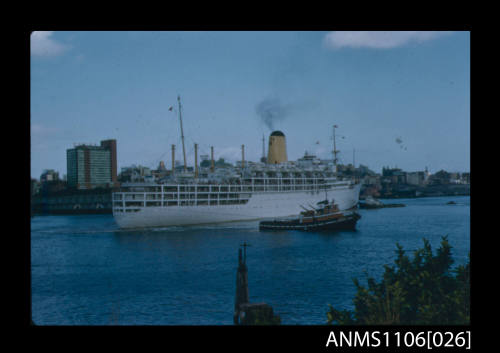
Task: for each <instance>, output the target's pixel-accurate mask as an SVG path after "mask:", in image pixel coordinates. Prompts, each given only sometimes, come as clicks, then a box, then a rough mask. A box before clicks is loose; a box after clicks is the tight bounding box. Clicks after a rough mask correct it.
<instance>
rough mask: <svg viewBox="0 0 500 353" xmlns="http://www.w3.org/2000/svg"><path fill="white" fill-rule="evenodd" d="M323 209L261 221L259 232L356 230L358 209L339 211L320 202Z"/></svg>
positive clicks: (324, 202) (335, 206)
mask: <svg viewBox="0 0 500 353" xmlns="http://www.w3.org/2000/svg"><path fill="white" fill-rule="evenodd" d="M317 204H318V205H323V207H321V208H314V207H312V206H311V208H312V209H307V208H305V207H303V206H301V207H302V208H303V209H304V211H303V212H301V213H300V215H299V216H298V217H294V218H280V219H275V220H272V221H261V222H260V223H259V230H305V231H316V230H354V229H355V228H356V222H357V221H358V219H360V218H361V216H360V215H359V214H358V213H357V212H356V209H357V208H356V207H353V208H351V209H348V210H344V211H339V209H338V206H337V205H335V204H334V201H333V200H332V202H331V203H329V202H328V200H324V201H320V202H318V203H317Z"/></svg>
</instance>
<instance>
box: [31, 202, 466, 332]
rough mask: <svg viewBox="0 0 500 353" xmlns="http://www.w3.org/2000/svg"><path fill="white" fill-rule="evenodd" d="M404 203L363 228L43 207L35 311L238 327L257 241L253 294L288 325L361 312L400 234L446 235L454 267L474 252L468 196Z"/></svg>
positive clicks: (34, 224) (413, 237)
mask: <svg viewBox="0 0 500 353" xmlns="http://www.w3.org/2000/svg"><path fill="white" fill-rule="evenodd" d="M382 201H383V202H389V203H394V202H395V201H394V200H389V201H385V200H382ZM449 201H454V202H456V204H454V205H448V204H447V202H449ZM397 202H401V203H404V204H406V205H407V206H406V207H401V208H383V209H375V210H359V213H360V214H361V216H362V218H361V219H360V220H359V221H358V224H357V230H356V231H341V232H334V233H332V232H330V233H325V232H321V233H311V232H301V231H283V232H259V230H258V222H244V223H228V224H222V225H212V226H192V227H169V228H158V229H148V230H134V231H130V230H120V229H119V228H118V227H117V226H116V224H115V222H114V220H113V217H112V216H111V215H81V216H36V217H34V218H32V219H31V299H32V320H33V322H34V323H35V324H37V325H231V324H232V319H233V318H232V315H233V309H234V295H235V287H236V269H237V265H238V256H237V253H238V247H239V246H240V245H241V244H242V243H243V242H247V243H249V244H250V246H249V247H248V248H247V266H248V282H249V292H250V301H251V302H266V303H268V304H270V305H271V306H272V307H273V309H274V311H275V313H277V314H279V315H280V317H281V322H282V324H285V325H296V324H299V325H311V324H324V323H326V313H327V311H328V304H332V305H333V306H334V307H335V308H338V309H353V304H352V299H353V297H354V295H355V287H354V284H353V281H352V279H353V278H358V279H360V281H361V283H365V281H364V279H365V278H366V275H367V274H368V275H369V276H373V277H375V278H377V279H378V278H380V276H381V275H382V273H383V271H384V269H383V265H384V264H391V265H392V264H393V261H394V259H395V256H396V253H395V250H396V243H399V244H401V245H402V246H403V248H404V249H405V250H406V251H408V252H409V253H411V251H412V250H415V249H417V248H420V247H422V246H423V240H422V239H423V238H426V239H428V240H429V241H430V244H431V246H432V248H433V250H434V251H435V250H436V249H437V248H438V247H439V245H440V241H441V237H442V236H444V235H448V240H449V242H450V244H451V245H452V246H453V248H452V254H453V257H454V260H455V264H454V266H456V265H458V264H464V263H465V262H466V261H467V257H468V254H469V251H470V197H468V196H456V197H434V198H419V199H401V200H397Z"/></svg>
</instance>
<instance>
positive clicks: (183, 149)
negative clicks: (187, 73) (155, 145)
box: [177, 96, 187, 172]
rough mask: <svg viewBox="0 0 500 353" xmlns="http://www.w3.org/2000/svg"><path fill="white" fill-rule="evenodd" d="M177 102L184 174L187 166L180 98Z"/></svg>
mask: <svg viewBox="0 0 500 353" xmlns="http://www.w3.org/2000/svg"><path fill="white" fill-rule="evenodd" d="M177 101H178V102H179V120H180V122H181V139H182V154H183V156H184V172H185V171H187V166H186V148H185V147H184V130H183V129H182V113H181V108H182V107H181V96H177Z"/></svg>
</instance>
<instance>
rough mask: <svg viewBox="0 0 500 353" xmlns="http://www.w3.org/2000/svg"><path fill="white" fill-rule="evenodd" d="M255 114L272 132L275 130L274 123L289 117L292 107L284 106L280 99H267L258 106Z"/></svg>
mask: <svg viewBox="0 0 500 353" xmlns="http://www.w3.org/2000/svg"><path fill="white" fill-rule="evenodd" d="M255 112H256V113H257V115H258V116H260V118H261V119H262V121H263V122H264V124H266V126H267V127H268V128H269V129H270V130H274V123H275V122H276V121H278V120H283V119H284V118H286V117H287V116H288V115H289V113H290V106H287V105H284V104H282V103H281V101H280V100H279V99H278V98H266V99H264V100H262V101H261V102H260V103H259V104H257V106H256V107H255Z"/></svg>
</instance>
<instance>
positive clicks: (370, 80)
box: [30, 31, 470, 178]
mask: <svg viewBox="0 0 500 353" xmlns="http://www.w3.org/2000/svg"><path fill="white" fill-rule="evenodd" d="M30 59H31V175H32V177H35V178H38V177H39V176H40V174H41V173H42V172H43V170H45V169H54V170H56V171H58V172H59V173H60V174H61V175H63V174H66V150H67V149H71V148H73V146H74V144H75V143H86V144H91V143H93V144H98V141H101V140H107V139H116V140H117V158H118V171H119V170H120V169H121V168H122V167H126V166H130V165H132V164H137V165H144V166H147V167H150V168H156V167H157V166H158V164H159V162H160V161H164V162H165V165H167V166H168V165H170V163H171V159H170V158H171V157H170V153H171V152H170V146H171V145H172V144H175V145H176V160H180V161H182V147H181V138H180V128H179V121H178V116H177V95H180V96H181V99H182V105H183V110H182V112H183V124H184V134H185V136H186V142H185V143H186V153H187V159H188V164H190V165H192V164H193V162H194V143H197V144H198V145H199V151H198V153H199V156H200V155H204V154H205V155H206V154H208V155H209V154H210V146H214V149H215V158H216V159H219V158H224V159H226V160H228V161H230V162H232V163H234V162H235V161H237V160H240V159H241V145H242V144H244V145H245V159H246V160H251V161H258V160H259V159H260V157H261V154H262V136H263V135H264V136H265V139H266V150H267V141H268V138H269V135H270V133H271V132H272V131H273V130H281V131H283V132H284V134H285V135H286V139H287V150H288V151H287V152H288V158H289V160H296V159H298V158H300V157H302V156H303V155H304V152H305V151H307V152H309V153H311V154H316V155H317V157H318V158H322V159H331V158H332V149H333V142H332V139H331V137H332V127H333V125H334V124H335V125H337V126H338V129H337V132H336V133H337V148H338V149H340V150H341V151H342V153H341V155H340V162H341V163H345V164H348V163H352V159H353V149H355V151H356V152H355V159H356V165H359V164H363V165H366V166H368V167H369V168H370V169H372V170H374V171H376V172H379V171H380V170H381V169H382V167H384V166H391V167H396V166H397V167H398V168H401V169H403V170H406V171H417V170H424V168H425V167H428V169H429V171H431V172H437V171H438V170H441V169H444V170H447V171H450V172H469V171H470V33H469V32H451V33H450V32H354V33H353V32H198V31H196V32H194V31H193V32H34V33H33V34H32V36H31V58H30ZM170 107H173V108H172V109H170Z"/></svg>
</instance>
